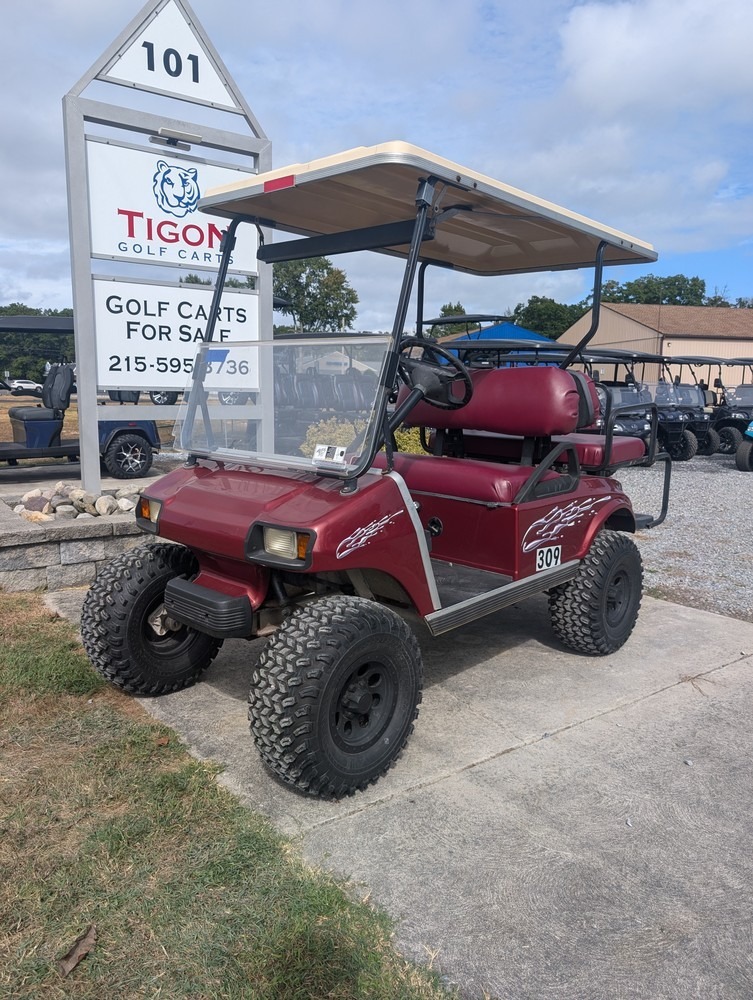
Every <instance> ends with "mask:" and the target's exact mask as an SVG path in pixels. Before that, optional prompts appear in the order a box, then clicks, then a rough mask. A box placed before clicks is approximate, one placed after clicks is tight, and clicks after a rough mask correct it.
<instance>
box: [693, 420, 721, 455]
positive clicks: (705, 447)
mask: <svg viewBox="0 0 753 1000" xmlns="http://www.w3.org/2000/svg"><path fill="white" fill-rule="evenodd" d="M718 450H719V433H718V431H715V430H714V428H713V427H709V429H708V433H707V434H706V437H705V438H704V441H703V444H699V445H698V454H699V455H716V453H717V451H718Z"/></svg>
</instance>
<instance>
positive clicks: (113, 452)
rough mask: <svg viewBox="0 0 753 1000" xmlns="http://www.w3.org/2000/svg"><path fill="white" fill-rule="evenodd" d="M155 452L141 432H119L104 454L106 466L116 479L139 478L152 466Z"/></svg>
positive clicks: (103, 459)
mask: <svg viewBox="0 0 753 1000" xmlns="http://www.w3.org/2000/svg"><path fill="white" fill-rule="evenodd" d="M153 459H154V452H153V451H152V446H151V445H150V444H149V442H148V441H147V439H146V438H145V437H143V436H142V435H141V434H118V436H117V437H116V438H113V440H112V441H111V442H110V443H109V444H108V446H107V448H106V449H105V453H104V455H103V456H102V461H103V462H104V466H105V468H106V469H107V471H108V472H109V473H110V475H111V476H115V478H116V479H138V478H139V476H145V475H146V474H147V472H148V471H149V470H150V469H151V467H152V461H153Z"/></svg>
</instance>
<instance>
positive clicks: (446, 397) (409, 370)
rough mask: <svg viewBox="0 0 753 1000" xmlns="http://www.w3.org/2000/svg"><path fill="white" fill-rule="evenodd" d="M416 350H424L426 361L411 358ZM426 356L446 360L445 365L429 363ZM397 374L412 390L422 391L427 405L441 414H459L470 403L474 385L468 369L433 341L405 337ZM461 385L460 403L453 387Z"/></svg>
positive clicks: (437, 362)
mask: <svg viewBox="0 0 753 1000" xmlns="http://www.w3.org/2000/svg"><path fill="white" fill-rule="evenodd" d="M413 347H421V348H423V351H424V357H422V358H409V357H408V355H407V352H408V351H410V350H411V348H413ZM427 354H431V355H434V356H435V357H436V358H443V359H444V361H445V362H446V364H441V363H440V362H439V361H433V360H432V361H430V360H428V359H427V358H426V355H427ZM448 368H449V369H451V370H448ZM398 373H399V375H400V378H401V379H402V380H403V382H405V384H406V385H407V386H408V388H409V389H415V388H419V387H420V388H421V389H423V392H424V399H425V401H426V402H427V403H429V404H430V405H431V406H436V407H437V409H439V410H459V409H460V407H461V406H466V405H467V404H468V403H470V401H471V396H472V395H473V382H472V380H471V376H470V374H469V372H468V369H467V368H466V367H465V365H464V364H463V363H462V361H460V360H459V359H458V358H456V357H455V355H454V354H451V353H450V352H449V351H446V350H445V349H444V348H443V347H440V346H439V345H438V344H435V343H434V342H433V341H431V340H428V339H424V338H423V337H406V338H405V339H404V340H403V341H402V342H401V344H400V362H399V364H398ZM458 382H462V384H463V390H464V392H463V395H462V396H461V397H460V398H459V399H457V398H455V397H454V396H453V395H452V387H453V386H454V385H456V384H457V383H458Z"/></svg>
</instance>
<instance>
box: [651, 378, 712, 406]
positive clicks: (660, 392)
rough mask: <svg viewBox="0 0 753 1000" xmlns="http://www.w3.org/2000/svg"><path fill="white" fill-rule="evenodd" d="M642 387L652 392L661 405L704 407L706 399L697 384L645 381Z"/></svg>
mask: <svg viewBox="0 0 753 1000" xmlns="http://www.w3.org/2000/svg"><path fill="white" fill-rule="evenodd" d="M641 389H642V390H643V392H644V393H647V394H650V397H651V399H650V400H649V401H652V402H654V403H658V404H659V406H698V407H701V408H703V407H704V406H705V405H706V400H705V398H704V395H703V391H702V390H701V389H700V388H699V387H698V386H697V385H677V384H676V383H674V382H643V383H641Z"/></svg>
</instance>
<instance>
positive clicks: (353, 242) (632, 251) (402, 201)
mask: <svg viewBox="0 0 753 1000" xmlns="http://www.w3.org/2000/svg"><path fill="white" fill-rule="evenodd" d="M426 179H434V180H435V181H436V182H437V183H436V185H435V190H436V192H437V195H436V196H435V197H434V200H433V204H432V212H433V219H434V221H435V223H436V227H435V232H434V236H433V238H432V239H427V240H425V241H424V242H423V243H422V245H421V251H420V260H422V261H427V262H430V263H434V264H438V265H441V266H445V267H451V268H454V269H456V270H458V271H465V272H468V273H470V274H488V275H496V274H515V273H518V272H529V271H550V270H566V269H571V268H578V267H590V266H593V263H594V260H595V259H596V253H597V248H598V246H599V244H600V243H601V242H602V241H604V242H605V243H606V250H605V254H604V264H630V263H646V262H650V261H654V260H656V258H657V254H656V251H655V250H654V248H653V247H652V246H651V245H650V244H648V243H644V242H642V241H641V240H637V239H635V238H634V237H632V236H627V235H626V234H625V233H621V232H618V231H617V230H616V229H611V228H609V227H608V226H603V225H601V224H600V223H598V222H594V221H593V220H591V219H587V218H585V217H584V216H582V215H577V214H576V213H574V212H570V211H568V210H567V209H565V208H560V207H559V206H557V205H553V204H552V203H551V202H548V201H543V200H542V199H540V198H536V197H535V196H533V195H530V194H526V193H525V192H524V191H520V190H518V189H517V188H513V187H509V186H508V185H506V184H502V183H501V182H500V181H496V180H493V179H492V178H491V177H485V176H484V175H483V174H479V173H477V172H476V171H474V170H469V169H468V168H467V167H462V166H459V165H458V164H456V163H452V162H451V161H449V160H445V159H443V158H442V157H439V156H435V155H434V154H432V153H428V152H426V150H423V149H419V148H418V147H416V146H411V145H409V144H408V143H405V142H387V143H383V144H381V145H378V146H359V147H357V148H356V149H350V150H347V151H346V152H344V153H338V154H336V155H334V156H328V157H324V158H323V159H318V160H312V161H311V162H310V163H296V164H292V165H289V166H286V167H280V168H278V169H277V170H270V171H267V172H266V173H261V174H257V175H256V176H255V177H253V178H252V179H250V180H243V181H239V182H235V183H233V184H228V185H225V186H224V187H220V188H214V189H213V190H211V191H209V192H208V193H207V195H206V196H205V197H204V198H202V199H201V202H200V204H199V207H200V208H201V209H202V210H203V211H205V212H209V213H210V214H215V215H220V216H225V217H228V216H229V217H231V218H239V219H244V220H246V221H249V222H253V223H257V224H258V225H260V226H265V227H271V228H275V229H279V230H282V231H285V232H289V233H297V234H299V235H305V236H313V237H320V239H319V241H312V244H311V248H312V251H313V250H315V251H316V252H315V253H314V252H312V253H309V252H305V253H304V252H303V250H301V252H296V253H294V256H295V257H299V258H300V257H303V256H314V255H319V254H334V253H346V252H349V251H352V250H363V249H372V250H379V251H380V252H382V253H389V254H393V255H396V256H398V257H407V256H408V251H409V246H408V244H409V242H410V238H411V237H410V232H411V231H412V230H409V229H408V223H410V224H411V226H412V224H413V220H414V219H415V215H416V200H417V193H418V191H419V185H420V184H421V182H422V181H423V180H426ZM400 224H402V225H400ZM389 226H394V227H395V228H394V231H390V230H389V229H385V228H384V227H389ZM322 237H328V239H321V238H322ZM390 239H391V242H390ZM265 251H266V252H265ZM259 256H260V259H263V260H269V261H274V260H284V259H290V257H286V256H285V249H284V245H283V244H275V246H274V249H273V248H272V247H265V248H262V249H261V250H260V254H259Z"/></svg>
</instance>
